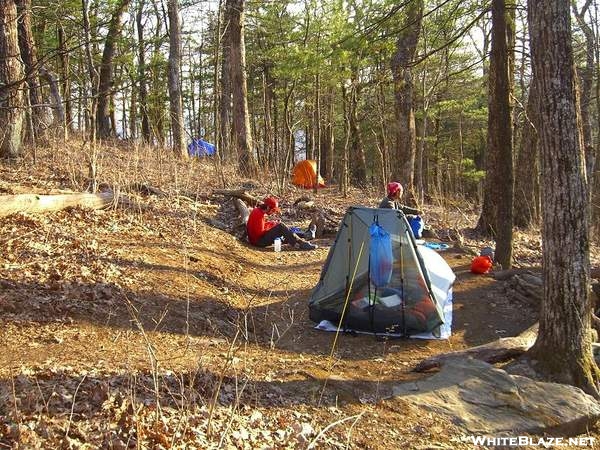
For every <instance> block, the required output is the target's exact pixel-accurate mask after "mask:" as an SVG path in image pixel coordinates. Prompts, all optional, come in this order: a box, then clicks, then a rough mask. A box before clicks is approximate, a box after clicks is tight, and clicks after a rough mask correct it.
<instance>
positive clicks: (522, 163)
mask: <svg viewBox="0 0 600 450" xmlns="http://www.w3.org/2000/svg"><path fill="white" fill-rule="evenodd" d="M537 96H538V93H537V89H536V87H535V80H531V84H530V86H529V95H528V97H527V109H526V115H525V123H524V124H523V131H522V138H521V150H520V151H519V155H518V157H517V164H516V174H515V208H514V210H515V225H516V226H518V227H521V228H525V229H526V228H529V227H531V226H533V225H536V224H537V223H539V220H540V176H539V169H540V164H539V151H538V127H539V122H538V120H537V118H536V115H537V112H536V105H535V99H536V97H537ZM517 212H518V213H517Z"/></svg>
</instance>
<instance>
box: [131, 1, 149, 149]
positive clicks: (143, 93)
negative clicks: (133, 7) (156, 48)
mask: <svg viewBox="0 0 600 450" xmlns="http://www.w3.org/2000/svg"><path fill="white" fill-rule="evenodd" d="M143 18H144V0H138V5H137V11H136V13H135V22H136V28H137V36H138V42H137V45H138V47H137V50H138V53H137V57H138V83H139V86H138V95H139V105H140V116H141V119H142V140H143V141H144V143H146V144H148V143H149V142H150V141H151V140H152V135H151V132H150V120H149V119H148V85H147V84H146V56H145V55H146V41H145V40H144V20H143Z"/></svg>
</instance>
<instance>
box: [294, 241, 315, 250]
mask: <svg viewBox="0 0 600 450" xmlns="http://www.w3.org/2000/svg"><path fill="white" fill-rule="evenodd" d="M298 248H299V249H300V250H316V249H317V248H319V247H318V246H317V245H315V244H311V243H310V242H306V241H298Z"/></svg>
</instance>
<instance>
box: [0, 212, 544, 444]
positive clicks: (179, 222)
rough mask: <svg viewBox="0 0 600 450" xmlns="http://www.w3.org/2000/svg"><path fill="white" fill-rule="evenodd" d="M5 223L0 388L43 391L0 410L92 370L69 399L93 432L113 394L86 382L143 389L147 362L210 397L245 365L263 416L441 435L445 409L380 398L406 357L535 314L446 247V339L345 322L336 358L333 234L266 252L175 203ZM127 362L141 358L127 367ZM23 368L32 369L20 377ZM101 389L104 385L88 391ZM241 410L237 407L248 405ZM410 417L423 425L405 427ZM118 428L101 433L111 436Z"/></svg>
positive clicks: (456, 345)
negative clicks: (450, 281) (325, 279)
mask: <svg viewBox="0 0 600 450" xmlns="http://www.w3.org/2000/svg"><path fill="white" fill-rule="evenodd" d="M2 228H3V230H4V231H5V233H4V234H3V236H12V238H11V239H13V240H12V241H11V243H10V244H11V245H10V246H9V247H8V253H6V254H5V257H4V266H3V269H2V277H1V283H2V290H1V291H0V311H1V312H2V327H1V330H0V339H1V341H2V342H3V344H4V348H5V349H10V351H5V352H2V353H1V354H0V376H1V377H2V380H3V381H2V383H3V386H2V390H3V392H4V395H5V397H6V398H7V399H8V398H10V395H9V391H10V390H11V389H9V388H10V387H11V385H12V383H13V381H11V380H14V379H15V377H17V379H18V380H20V382H19V383H21V384H19V383H17V385H18V386H20V387H22V388H23V389H25V387H26V386H28V384H27V383H29V384H30V383H32V382H33V381H32V380H33V379H36V380H38V381H36V383H38V384H39V379H42V380H44V383H42V385H43V386H42V387H41V388H40V389H37V391H34V392H37V393H32V392H26V391H23V392H17V397H18V399H19V401H18V402H17V403H18V405H17V406H14V408H13V409H12V410H11V408H10V407H8V406H6V407H5V409H4V410H3V414H7V415H10V414H11V413H15V412H17V411H18V414H20V415H21V416H25V417H27V416H29V417H35V416H36V414H39V412H38V410H37V409H36V405H38V406H39V405H43V404H44V399H46V401H47V399H48V398H53V394H52V392H48V391H50V390H52V389H50V386H54V387H56V386H63V387H64V389H65V390H68V389H69V386H70V387H71V389H72V388H73V386H76V385H77V384H78V383H80V382H82V381H81V378H82V375H81V374H85V377H86V381H85V383H84V384H83V385H82V388H80V389H82V391H81V392H79V396H80V397H79V400H78V401H76V402H75V403H74V404H79V401H81V402H86V401H87V402H88V403H90V404H91V406H89V408H88V409H89V411H87V412H86V413H85V414H84V413H80V415H77V416H76V422H77V423H78V426H79V427H80V428H81V429H82V430H92V431H95V432H96V434H97V433H99V431H98V430H96V427H95V425H94V419H93V418H94V416H95V415H99V414H101V413H102V412H101V410H99V409H98V408H99V407H100V406H101V405H104V407H105V406H106V405H105V403H106V401H108V399H109V397H108V394H106V395H105V394H102V393H100V394H98V392H97V388H95V387H94V386H104V384H102V383H103V381H102V380H108V386H110V390H114V391H116V392H121V391H123V392H124V393H122V395H125V392H127V391H128V389H130V388H128V386H129V387H131V385H132V384H135V383H140V384H141V386H143V388H142V387H138V390H139V391H142V392H143V391H144V390H145V391H146V396H147V397H148V398H151V397H152V395H151V393H152V384H153V383H151V382H150V380H151V379H152V374H153V373H155V371H156V373H159V374H161V376H162V378H161V379H162V381H161V389H164V387H165V386H167V387H168V386H169V383H174V385H175V387H172V389H175V388H176V387H177V386H179V387H178V389H179V390H182V387H181V386H182V384H185V380H186V379H188V380H189V379H193V380H194V383H195V384H194V386H195V388H194V392H195V393H196V395H198V398H202V399H203V400H202V402H200V403H204V404H209V401H210V398H211V395H213V394H212V392H214V388H215V383H216V382H217V381H216V380H219V379H221V380H222V381H221V383H223V380H225V386H227V387H226V388H225V387H223V386H221V388H222V389H223V392H224V393H225V394H227V395H225V397H224V398H225V400H223V401H222V404H223V405H227V404H228V402H227V401H226V399H227V398H229V397H228V396H231V395H232V393H231V391H227V389H230V390H231V389H234V388H233V387H231V386H236V384H237V383H241V382H242V380H243V382H244V386H245V387H246V389H245V390H244V393H243V395H242V396H241V397H240V401H241V402H242V404H243V405H246V406H245V408H251V409H250V410H261V408H262V409H263V410H264V411H265V412H264V414H269V415H270V416H269V417H271V416H272V415H273V414H275V415H276V416H277V415H278V414H280V415H281V416H282V417H286V416H287V415H288V414H291V413H292V412H293V413H294V414H299V415H300V416H301V417H300V416H299V417H300V418H298V420H296V421H295V422H294V421H292V422H290V424H291V425H290V424H286V423H281V424H279V425H277V428H278V429H282V430H286V429H287V428H289V427H290V426H293V423H300V422H302V420H305V421H306V422H302V423H310V424H311V426H312V427H313V428H314V429H315V430H316V429H318V427H319V426H321V427H324V426H326V425H327V424H328V423H332V422H335V421H336V420H339V419H341V418H344V417H351V416H354V415H357V416H360V417H361V420H360V421H358V422H357V423H356V425H355V428H356V430H357V432H358V430H361V431H360V434H359V435H360V436H361V437H360V438H357V440H356V441H354V445H355V446H356V448H384V446H383V445H384V443H385V442H387V444H386V445H393V446H397V445H400V442H401V440H399V439H401V437H400V435H394V434H393V433H392V434H390V433H387V432H386V433H387V434H386V437H385V438H381V436H380V437H378V438H377V440H376V441H373V440H372V438H370V437H369V436H374V435H375V434H376V433H378V431H377V430H379V432H380V433H383V431H384V430H388V429H389V427H390V426H392V427H394V429H396V430H398V429H404V430H405V434H404V435H403V436H404V437H402V439H409V440H410V439H412V440H414V441H415V442H429V441H430V440H431V439H434V440H435V439H439V440H442V441H444V440H447V438H448V436H445V435H444V427H442V426H441V425H434V423H433V422H434V421H432V420H430V419H428V418H423V417H417V416H418V413H417V412H415V413H414V414H415V417H412V418H411V420H409V421H408V422H407V417H408V416H407V414H406V413H404V414H403V415H402V416H400V415H398V414H397V411H396V408H398V406H397V404H396V402H383V403H381V402H378V399H379V398H381V397H382V396H384V395H385V394H386V393H387V389H388V387H389V386H390V385H391V384H392V383H394V382H398V381H399V380H409V379H414V378H416V377H419V376H422V375H415V374H413V373H411V372H410V369H411V368H412V367H413V366H414V365H415V364H416V363H418V362H419V361H420V360H421V359H423V358H425V357H427V356H430V355H432V354H436V353H439V352H444V351H448V350H452V349H460V348H464V347H468V346H472V345H477V344H481V343H484V342H488V341H490V340H493V339H496V338H497V337H501V336H509V335H514V334H517V333H519V332H520V331H522V330H523V329H525V328H527V327H528V326H529V325H530V324H531V323H532V321H533V320H534V317H533V315H532V314H515V308H514V305H510V304H509V303H507V302H506V300H504V299H503V296H502V294H501V293H500V292H499V291H498V288H497V286H496V284H495V283H496V282H494V281H493V280H492V279H491V278H490V277H487V276H475V275H472V274H470V273H469V272H468V264H469V262H470V257H469V256H467V255H464V254H462V253H459V252H455V251H446V252H444V257H445V258H446V260H447V261H448V262H449V263H450V264H451V266H452V267H453V268H454V270H455V271H456V273H457V275H458V278H457V281H456V284H455V287H454V311H455V312H454V326H453V335H452V337H451V338H450V339H449V340H447V341H422V340H412V339H400V340H391V341H388V342H383V341H378V340H377V339H375V338H374V337H372V336H353V335H342V336H341V337H340V338H339V340H338V342H337V347H336V349H335V351H334V353H333V354H334V357H333V358H330V352H331V345H332V343H333V337H334V335H333V334H329V333H324V332H321V331H316V330H314V329H313V326H314V324H313V323H311V322H310V320H309V319H308V308H307V298H308V294H309V291H310V289H311V288H312V287H313V286H314V285H315V283H316V282H317V280H318V277H319V273H320V270H321V267H322V264H323V261H324V259H325V257H326V255H327V252H328V247H329V245H331V243H332V240H331V239H329V240H327V239H325V240H319V241H318V244H319V245H320V246H321V248H320V249H318V250H317V251H314V252H301V251H294V250H289V249H285V247H284V250H285V251H283V252H282V253H275V252H273V251H271V250H270V249H256V248H252V247H250V246H248V245H246V244H245V243H243V242H240V241H239V240H237V239H236V238H234V237H233V236H231V235H230V234H228V233H225V232H223V231H220V230H217V229H215V228H212V227H210V226H208V225H206V224H205V223H204V222H199V221H192V220H190V219H189V218H186V217H179V216H178V215H177V214H173V215H170V216H169V215H168V214H164V215H161V214H143V215H142V216H138V217H133V218H132V217H131V216H128V215H124V214H122V213H120V212H93V211H82V210H71V211H64V212H60V213H55V214H52V215H48V216H44V217H34V218H32V217H26V216H12V217H11V218H10V220H8V221H5V222H4V223H3V225H2ZM131 374H138V376H137V377H138V378H136V382H135V383H133V382H132V380H131V376H132V375H131ZM24 376H27V377H30V378H28V379H27V380H29V381H27V380H26V379H21V378H19V377H24ZM169 377H175V378H177V379H178V380H179V384H177V383H176V382H175V381H174V380H171V379H170V378H169ZM223 377H225V378H223ZM144 379H146V382H144V381H143V380H144ZM140 380H142V381H140ZM198 380H201V382H200V384H199V385H198V383H199V382H198ZM88 383H91V384H90V385H88ZM238 388H239V386H238ZM54 390H56V389H55V388H54ZM72 395H73V393H72V392H71V393H70V396H68V397H67V398H69V399H71V400H72V399H73V397H72ZM94 396H99V400H97V401H96V403H94V401H95V400H94ZM101 400H102V401H101ZM146 401H147V402H148V401H149V400H148V399H147V400H146ZM229 401H231V399H229ZM165 402H166V403H169V402H167V401H165ZM13 403H14V402H13ZM7 404H10V403H7ZM61 405H62V406H57V408H56V409H55V410H53V409H52V408H47V409H48V411H47V412H46V413H42V415H43V416H45V417H46V418H47V419H48V420H50V419H53V420H54V419H56V417H57V416H59V417H63V420H64V414H66V413H65V412H64V411H68V410H69V402H68V401H65V403H64V404H61ZM94 405H95V406H94ZM324 407H325V408H324ZM61 408H64V411H63V413H61V411H62V409H61ZM115 408H116V406H115ZM38 409H39V408H38ZM42 409H43V408H42ZM250 410H248V411H250ZM266 411H269V412H268V413H267V412H266ZM285 411H288V413H286V412H285ZM238 414H239V415H240V417H239V418H238V419H237V420H241V418H243V417H245V416H244V413H242V412H239V413H238ZM248 414H250V413H248ZM409 416H410V415H409ZM278 417H279V416H278ZM301 419H302V420H301ZM215 420H216V419H215ZM248 420H249V419H248ZM277 420H279V419H277ZM286 427H287V428H286ZM407 427H408V428H407ZM414 427H416V428H415V429H416V430H417V432H416V434H415V432H413V431H410V430H412V428H414ZM436 427H438V428H439V430H438V431H439V433H441V434H440V435H439V436H437V435H436V434H435V433H436V431H435V430H436V429H437V428H436ZM267 428H268V427H267ZM292 428H293V427H292ZM407 429H410V430H408V431H406V430H407ZM419 430H420V431H419ZM92 431H89V433H92ZM346 431H347V430H346V428H345V427H344V426H340V427H333V428H332V430H331V433H332V436H333V437H335V438H337V439H341V436H344V435H345V433H346ZM315 433H316V431H315V432H314V433H313V437H314V434H315ZM407 433H408V434H407ZM81 434H82V435H85V436H87V439H92V438H90V437H89V436H90V434H86V433H85V431H81ZM113 434H114V436H113V437H112V438H107V437H106V436H105V435H102V436H103V438H102V439H104V441H105V442H109V441H110V439H113V440H114V439H117V438H118V436H120V435H119V434H118V433H116V434H115V433H113ZM384 434H385V433H384ZM57 435H58V434H57ZM36 436H37V435H36ZM49 436H50V438H49V439H53V436H55V435H54V434H53V433H52V432H50V434H49ZM111 436H112V435H111ZM115 436H116V437H115ZM410 436H412V437H410ZM432 436H433V437H432ZM97 439H98V438H97ZM107 439H109V440H108V441H107ZM120 439H124V437H123V436H121V437H120ZM332 439H333V438H332ZM381 439H383V441H381ZM92 440H93V439H92ZM110 442H112V441H110ZM257 442H258V441H257ZM293 442H294V443H295V444H294V445H292V444H290V445H291V448H292V447H294V446H295V445H296V444H297V442H296V441H293ZM461 445H462V444H461ZM240 448H243V447H240Z"/></svg>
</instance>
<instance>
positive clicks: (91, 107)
mask: <svg viewBox="0 0 600 450" xmlns="http://www.w3.org/2000/svg"><path fill="white" fill-rule="evenodd" d="M81 9H82V15H83V36H84V46H85V59H86V64H87V70H88V74H89V79H90V89H89V92H88V93H87V94H86V98H85V103H86V109H85V111H86V116H87V117H86V121H85V123H86V127H88V130H87V131H89V134H90V138H91V140H92V141H95V140H96V105H97V102H98V71H97V70H96V67H95V66H94V59H93V57H92V38H91V32H92V31H91V28H90V16H89V9H90V6H89V1H88V0H81ZM88 95H89V98H87V97H88Z"/></svg>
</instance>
